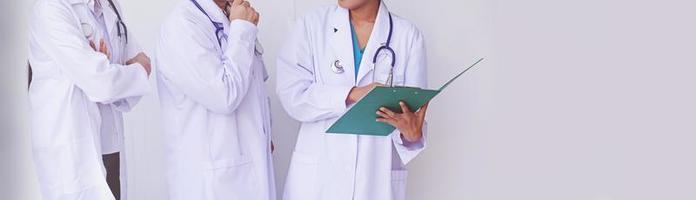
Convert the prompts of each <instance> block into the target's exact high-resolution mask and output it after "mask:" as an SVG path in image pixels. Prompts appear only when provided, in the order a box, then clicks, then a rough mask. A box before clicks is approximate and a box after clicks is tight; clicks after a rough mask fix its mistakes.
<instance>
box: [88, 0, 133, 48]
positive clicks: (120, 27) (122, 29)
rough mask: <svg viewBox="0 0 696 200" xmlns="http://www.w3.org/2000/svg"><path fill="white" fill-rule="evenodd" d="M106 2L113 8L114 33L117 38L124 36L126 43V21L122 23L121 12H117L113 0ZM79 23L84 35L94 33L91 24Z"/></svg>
mask: <svg viewBox="0 0 696 200" xmlns="http://www.w3.org/2000/svg"><path fill="white" fill-rule="evenodd" d="M108 2H109V6H111V9H112V10H114V13H115V14H116V30H117V32H116V33H117V35H118V37H119V38H124V39H125V43H126V44H128V27H126V23H123V19H121V13H119V12H118V9H116V5H114V2H113V0H108ZM80 25H81V26H82V27H81V28H82V33H84V34H85V36H86V37H88V38H89V37H92V36H93V35H94V32H95V31H94V28H93V27H92V25H90V24H89V23H84V22H83V23H82V24H80Z"/></svg>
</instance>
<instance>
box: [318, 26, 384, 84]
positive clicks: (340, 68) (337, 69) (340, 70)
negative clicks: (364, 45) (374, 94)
mask: <svg viewBox="0 0 696 200" xmlns="http://www.w3.org/2000/svg"><path fill="white" fill-rule="evenodd" d="M393 31H394V21H393V20H392V15H391V13H389V35H388V36H387V42H386V43H384V44H382V46H380V47H379V48H377V51H376V52H375V54H374V56H373V57H372V64H373V65H374V66H375V72H376V71H377V70H376V67H377V65H376V64H377V56H379V53H380V52H382V51H386V52H389V54H390V55H391V58H392V60H391V63H390V64H391V65H390V66H391V68H390V69H389V77H387V83H386V85H388V86H389V87H392V86H394V84H393V82H394V81H393V76H394V66H395V64H396V53H394V49H392V48H391V46H390V44H391V38H392V33H393ZM331 69H332V70H333V72H334V73H337V74H340V73H343V72H344V70H343V65H341V61H339V60H336V61H334V63H333V66H332V67H331ZM375 72H373V73H372V80H375V74H376V73H375Z"/></svg>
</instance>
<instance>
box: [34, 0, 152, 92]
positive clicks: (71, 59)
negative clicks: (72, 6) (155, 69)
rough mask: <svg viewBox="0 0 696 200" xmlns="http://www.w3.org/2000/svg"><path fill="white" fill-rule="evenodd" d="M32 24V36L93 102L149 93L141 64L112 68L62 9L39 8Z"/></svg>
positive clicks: (44, 5)
mask: <svg viewBox="0 0 696 200" xmlns="http://www.w3.org/2000/svg"><path fill="white" fill-rule="evenodd" d="M34 12H40V13H38V14H35V15H34V16H38V17H35V18H33V19H31V20H32V23H31V26H32V28H33V29H32V30H33V31H32V32H31V33H30V34H37V35H36V36H34V37H33V38H36V45H40V46H41V49H44V50H45V51H44V52H45V53H46V54H47V55H48V56H50V57H51V58H52V59H53V60H54V62H55V63H56V67H58V68H59V69H60V70H61V72H62V73H63V74H65V76H66V77H67V78H68V79H69V80H70V81H72V83H73V84H74V85H75V86H76V87H77V88H79V89H81V90H82V92H84V94H85V95H86V96H87V98H88V99H89V100H91V101H94V102H100V103H112V102H114V101H117V100H120V99H123V98H127V97H135V96H142V95H144V94H146V93H147V92H148V91H149V89H150V88H149V87H150V86H149V83H148V76H147V73H146V72H145V70H144V69H143V68H142V66H141V65H140V64H132V65H119V64H111V63H110V62H109V60H108V58H107V57H106V56H105V55H103V54H101V53H99V52H97V51H95V50H93V49H92V48H91V47H90V46H89V42H88V41H87V39H86V38H85V36H84V34H83V32H82V30H81V29H80V28H79V27H78V26H77V25H76V24H75V23H74V18H73V16H72V14H71V13H70V11H69V10H68V9H67V8H65V6H63V5H60V4H59V3H58V2H53V1H48V2H43V3H42V4H39V5H38V6H37V7H36V9H34Z"/></svg>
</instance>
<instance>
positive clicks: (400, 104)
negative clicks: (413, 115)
mask: <svg viewBox="0 0 696 200" xmlns="http://www.w3.org/2000/svg"><path fill="white" fill-rule="evenodd" d="M399 106H401V111H402V112H403V113H410V112H411V109H409V108H408V105H406V102H404V101H399Z"/></svg>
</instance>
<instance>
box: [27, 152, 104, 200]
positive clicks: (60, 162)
mask: <svg viewBox="0 0 696 200" xmlns="http://www.w3.org/2000/svg"><path fill="white" fill-rule="evenodd" d="M88 139H92V138H84V139H76V140H73V141H68V142H66V143H64V144H59V145H55V146H50V147H39V148H35V149H34V151H35V152H34V155H35V157H36V159H35V162H36V167H37V171H38V175H39V180H40V181H41V182H42V183H44V184H43V185H46V186H48V187H47V188H43V189H44V190H50V191H51V192H50V193H52V194H55V195H65V194H74V193H78V192H81V191H84V190H85V189H87V188H89V187H91V186H94V185H96V184H97V183H98V181H100V180H102V177H101V176H100V174H101V173H100V172H101V168H100V167H99V163H97V162H95V161H96V160H95V154H94V153H96V150H95V147H94V145H93V143H92V142H90V141H88ZM89 148H91V149H89ZM88 155H89V156H88Z"/></svg>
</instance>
